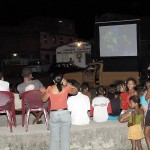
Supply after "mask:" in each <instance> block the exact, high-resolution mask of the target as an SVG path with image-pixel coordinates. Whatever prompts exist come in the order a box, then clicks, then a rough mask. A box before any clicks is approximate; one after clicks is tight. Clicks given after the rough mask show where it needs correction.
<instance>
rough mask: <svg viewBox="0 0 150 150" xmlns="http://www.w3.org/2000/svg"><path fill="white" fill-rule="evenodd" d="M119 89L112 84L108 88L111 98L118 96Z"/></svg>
mask: <svg viewBox="0 0 150 150" xmlns="http://www.w3.org/2000/svg"><path fill="white" fill-rule="evenodd" d="M119 93H120V92H119V91H118V90H117V88H116V87H115V86H110V87H109V88H108V90H107V96H108V98H109V99H113V98H117V97H118V96H119Z"/></svg>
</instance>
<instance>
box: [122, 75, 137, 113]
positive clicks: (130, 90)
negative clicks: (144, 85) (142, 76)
mask: <svg viewBox="0 0 150 150" xmlns="http://www.w3.org/2000/svg"><path fill="white" fill-rule="evenodd" d="M135 86H136V80H135V79H134V78H132V77H129V78H128V79H127V81H126V90H125V91H124V92H122V93H121V94H120V97H121V105H122V106H121V108H122V111H121V114H123V113H125V112H126V111H127V110H128V109H129V98H130V97H131V96H133V95H137V91H136V90H135Z"/></svg>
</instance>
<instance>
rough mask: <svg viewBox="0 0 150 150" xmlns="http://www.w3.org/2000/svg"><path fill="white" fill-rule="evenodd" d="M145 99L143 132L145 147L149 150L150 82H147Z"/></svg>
mask: <svg viewBox="0 0 150 150" xmlns="http://www.w3.org/2000/svg"><path fill="white" fill-rule="evenodd" d="M145 99H146V100H147V102H148V110H147V113H146V117H145V128H144V134H145V140H146V144H147V148H148V150H150V84H148V89H147V93H146V96H145Z"/></svg>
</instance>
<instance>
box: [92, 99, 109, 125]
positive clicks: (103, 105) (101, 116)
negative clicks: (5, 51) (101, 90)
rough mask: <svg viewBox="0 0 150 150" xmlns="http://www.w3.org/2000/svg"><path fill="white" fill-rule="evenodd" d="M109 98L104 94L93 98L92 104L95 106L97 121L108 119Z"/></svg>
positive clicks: (95, 119)
mask: <svg viewBox="0 0 150 150" xmlns="http://www.w3.org/2000/svg"><path fill="white" fill-rule="evenodd" d="M109 102H110V101H109V99H108V98H106V97H104V96H99V97H96V98H94V99H93V101H92V106H93V107H94V112H93V120H94V121H96V122H104V121H106V120H107V119H108V111H107V107H108V104H109Z"/></svg>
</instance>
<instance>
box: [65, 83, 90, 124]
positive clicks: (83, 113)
mask: <svg viewBox="0 0 150 150" xmlns="http://www.w3.org/2000/svg"><path fill="white" fill-rule="evenodd" d="M73 85H74V86H75V87H77V88H78V90H80V83H78V82H75V83H74V84H73ZM67 104H68V110H69V111H70V112H71V123H72V124H73V125H86V124H89V122H90V119H89V116H88V111H89V110H90V100H89V98H88V96H86V95H84V94H82V93H81V92H78V94H77V95H75V96H70V97H69V98H68V101H67Z"/></svg>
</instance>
